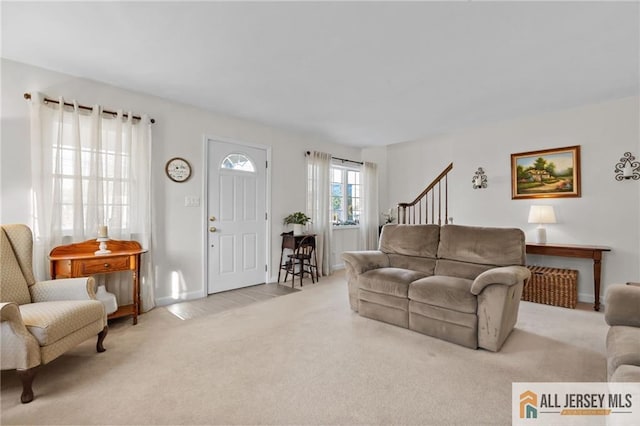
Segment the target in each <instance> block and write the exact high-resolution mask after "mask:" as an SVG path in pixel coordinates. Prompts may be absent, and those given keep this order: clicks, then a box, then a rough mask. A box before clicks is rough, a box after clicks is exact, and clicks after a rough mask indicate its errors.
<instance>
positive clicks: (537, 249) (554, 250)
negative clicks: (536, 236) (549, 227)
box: [527, 243, 611, 311]
mask: <svg viewBox="0 0 640 426" xmlns="http://www.w3.org/2000/svg"><path fill="white" fill-rule="evenodd" d="M605 251H611V248H610V247H606V246H583V245H577V244H538V243H527V254H539V255H543V256H560V257H579V258H581V259H593V310H595V311H599V310H600V272H601V267H602V266H601V261H602V253H603V252H605Z"/></svg>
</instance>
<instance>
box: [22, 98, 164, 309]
mask: <svg viewBox="0 0 640 426" xmlns="http://www.w3.org/2000/svg"><path fill="white" fill-rule="evenodd" d="M59 102H60V103H59V104H58V105H52V106H50V105H45V104H44V103H43V97H42V95H41V94H34V95H32V101H31V153H32V162H31V165H32V188H33V190H32V205H33V223H32V228H33V231H34V234H35V235H34V236H35V239H34V251H35V253H34V269H35V271H34V272H35V273H36V276H37V277H38V278H39V279H46V278H48V272H49V265H48V258H47V256H48V254H49V252H50V251H51V249H52V248H53V247H55V246H57V245H60V244H69V243H72V242H80V241H85V240H89V239H93V238H96V235H97V231H98V228H99V227H100V226H101V225H107V226H108V227H109V237H111V238H114V239H122V240H136V241H138V242H139V243H140V244H141V245H142V246H143V248H145V249H151V188H150V184H151V122H150V119H149V117H147V116H146V115H145V116H142V117H141V120H139V121H138V120H136V122H134V120H133V119H132V114H131V113H130V112H129V113H128V117H127V118H124V113H123V112H122V111H117V115H116V116H115V117H110V116H105V115H104V114H102V109H101V107H100V106H99V105H95V106H94V107H93V111H92V112H91V113H89V114H86V113H83V112H81V111H80V109H79V108H78V104H77V102H75V101H73V102H69V103H73V107H72V108H69V107H65V106H64V105H63V104H64V99H62V98H60V99H59ZM140 269H141V271H140V272H141V277H140V283H141V289H140V290H141V299H142V300H141V302H142V309H143V310H145V311H146V310H149V309H151V308H153V306H154V304H155V303H154V295H153V283H152V276H153V275H152V265H151V256H150V255H149V254H145V255H143V256H142V265H141V268H140ZM130 275H131V274H128V273H122V274H120V275H118V274H108V275H105V276H104V277H98V278H99V284H101V283H104V280H106V286H107V288H108V290H109V291H110V292H112V293H115V294H116V296H117V298H118V303H119V304H128V303H131V302H132V300H131V298H132V292H131V284H130V280H131V278H130ZM100 280H102V281H100Z"/></svg>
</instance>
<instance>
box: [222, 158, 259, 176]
mask: <svg viewBox="0 0 640 426" xmlns="http://www.w3.org/2000/svg"><path fill="white" fill-rule="evenodd" d="M220 168H221V169H227V170H238V171H241V172H253V173H255V171H256V168H255V166H254V165H253V161H251V160H250V159H249V157H247V156H246V155H244V154H229V155H227V156H226V157H225V158H224V160H222V165H221V166H220Z"/></svg>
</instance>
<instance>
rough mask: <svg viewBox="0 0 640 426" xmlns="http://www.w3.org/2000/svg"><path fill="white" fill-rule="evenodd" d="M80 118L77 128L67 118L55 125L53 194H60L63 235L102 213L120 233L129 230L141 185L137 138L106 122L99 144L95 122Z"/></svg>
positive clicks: (104, 120) (52, 157)
mask: <svg viewBox="0 0 640 426" xmlns="http://www.w3.org/2000/svg"><path fill="white" fill-rule="evenodd" d="M77 118H78V121H77V122H76V123H75V124H74V123H73V120H72V118H71V116H70V115H67V114H65V115H64V118H63V120H62V121H60V120H59V116H55V118H54V120H52V127H51V132H52V134H51V136H50V140H51V141H57V143H55V142H54V143H52V146H51V149H52V152H51V162H52V164H51V171H52V178H53V181H54V182H56V184H55V185H54V192H57V191H59V194H58V196H57V197H56V198H57V199H58V200H59V201H58V203H57V206H58V208H59V209H60V210H59V212H60V229H61V230H62V231H63V233H64V234H65V235H71V234H72V233H73V231H72V230H73V229H74V228H76V226H75V224H77V223H78V221H80V222H84V221H86V219H87V218H88V217H90V216H92V215H94V214H95V213H94V212H95V211H101V212H102V215H103V216H104V218H105V219H106V220H107V221H108V222H110V224H114V225H116V227H117V229H120V230H125V229H130V227H131V223H130V209H131V203H132V193H131V190H132V188H133V187H134V185H135V184H136V182H135V180H134V178H133V176H132V174H131V170H132V167H131V155H132V146H133V145H135V144H136V143H137V132H131V131H130V132H127V131H126V127H125V126H122V125H119V123H118V122H117V121H116V119H109V118H104V119H102V120H101V124H102V125H101V134H100V135H99V137H100V142H99V143H96V138H97V137H98V136H97V135H94V134H92V132H94V130H93V128H92V119H91V117H90V116H87V115H79V116H78V117H77ZM74 131H75V132H77V133H74ZM59 135H64V136H63V137H59ZM79 209H81V211H80V210H79Z"/></svg>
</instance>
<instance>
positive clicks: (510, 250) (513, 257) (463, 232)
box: [438, 225, 526, 266]
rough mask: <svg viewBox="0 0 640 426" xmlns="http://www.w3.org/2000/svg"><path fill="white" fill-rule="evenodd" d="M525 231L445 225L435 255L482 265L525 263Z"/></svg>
mask: <svg viewBox="0 0 640 426" xmlns="http://www.w3.org/2000/svg"><path fill="white" fill-rule="evenodd" d="M525 247H526V245H525V242H524V232H523V231H522V230H520V229H517V228H482V227H475V226H460V225H445V226H443V227H442V229H441V230H440V243H439V245H438V258H440V259H448V260H457V261H460V262H470V263H480V264H485V265H495V266H509V265H524V264H525V260H526V255H525Z"/></svg>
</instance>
